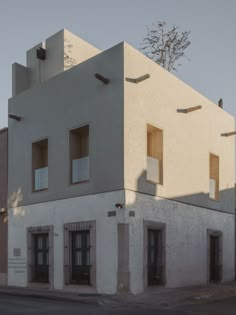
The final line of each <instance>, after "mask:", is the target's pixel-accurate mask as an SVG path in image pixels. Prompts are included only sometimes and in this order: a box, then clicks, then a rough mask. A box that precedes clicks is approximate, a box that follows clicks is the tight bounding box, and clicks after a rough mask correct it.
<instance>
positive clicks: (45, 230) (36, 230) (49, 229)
mask: <svg viewBox="0 0 236 315" xmlns="http://www.w3.org/2000/svg"><path fill="white" fill-rule="evenodd" d="M36 234H48V242H49V249H48V255H49V256H48V258H49V267H48V268H49V270H48V283H45V284H44V283H40V282H33V266H34V236H35V235H36ZM27 254H28V259H27V260H28V285H29V286H40V287H41V286H46V287H49V288H53V278H54V277H53V276H54V275H53V273H54V266H53V263H54V262H53V225H47V226H34V227H29V228H28V229H27Z"/></svg>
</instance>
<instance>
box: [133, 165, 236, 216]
mask: <svg viewBox="0 0 236 315" xmlns="http://www.w3.org/2000/svg"><path fill="white" fill-rule="evenodd" d="M159 187H160V184H157V183H151V182H150V181H147V172H146V170H143V171H142V173H141V174H140V176H139V178H138V180H137V192H140V193H144V194H146V195H151V196H157V197H160V198H163V199H166V200H168V199H169V200H173V201H177V202H181V203H185V204H189V205H192V206H198V207H202V208H207V209H212V210H217V211H224V212H228V213H232V214H234V213H235V208H236V204H235V203H236V198H235V192H236V188H235V186H233V187H232V188H228V189H223V190H220V191H219V198H218V199H212V198H210V195H209V193H205V192H196V193H193V194H189V195H187V194H184V193H183V194H182V195H170V196H166V195H165V196H164V197H162V196H161V194H160V193H159Z"/></svg>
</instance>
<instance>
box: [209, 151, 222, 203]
mask: <svg viewBox="0 0 236 315" xmlns="http://www.w3.org/2000/svg"><path fill="white" fill-rule="evenodd" d="M209 164H210V167H209V168H210V174H209V177H210V178H209V197H210V198H211V199H215V200H218V199H219V197H220V194H219V157H218V156H217V155H214V154H212V153H210V158H209Z"/></svg>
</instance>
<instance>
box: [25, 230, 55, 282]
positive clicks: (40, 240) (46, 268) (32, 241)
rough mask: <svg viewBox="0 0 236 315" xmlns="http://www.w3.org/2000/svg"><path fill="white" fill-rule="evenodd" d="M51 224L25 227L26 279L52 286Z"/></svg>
mask: <svg viewBox="0 0 236 315" xmlns="http://www.w3.org/2000/svg"><path fill="white" fill-rule="evenodd" d="M53 235H54V234H53V226H48V225H47V226H34V227H29V228H28V229H27V258H28V281H29V282H41V283H44V284H46V285H48V286H49V287H51V288H52V287H53V274H54V271H53Z"/></svg>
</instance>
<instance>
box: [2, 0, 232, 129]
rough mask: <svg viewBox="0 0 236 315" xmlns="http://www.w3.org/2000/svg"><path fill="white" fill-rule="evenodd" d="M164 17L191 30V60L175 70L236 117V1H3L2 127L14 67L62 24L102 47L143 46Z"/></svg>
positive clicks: (103, 48)
mask: <svg viewBox="0 0 236 315" xmlns="http://www.w3.org/2000/svg"><path fill="white" fill-rule="evenodd" d="M163 20H165V21H166V22H167V23H168V24H169V25H170V26H172V25H176V26H180V30H183V31H184V30H190V31H191V34H190V40H191V42H192V43H191V45H190V46H189V48H188V49H187V50H186V54H187V56H188V57H189V58H190V62H189V61H187V60H182V66H181V67H179V68H178V72H177V73H176V72H175V73H174V74H175V75H176V76H177V77H179V78H180V79H181V80H183V81H185V82H186V83H187V84H189V85H191V86H192V87H193V88H195V89H196V90H198V91H199V92H200V93H202V94H203V95H205V96H206V97H208V98H209V99H211V100H212V101H213V102H216V103H217V102H218V100H219V98H223V100H224V109H225V110H227V111H228V112H230V113H232V114H233V115H235V116H236V104H235V94H234V92H235V89H236V60H235V59H236V1H235V0H65V1H61V0H41V1H38V0H0V35H1V46H0V47H1V51H0V57H1V58H0V63H1V71H0V128H2V127H5V126H7V102H8V98H10V97H11V65H12V63H14V62H18V63H21V64H23V65H25V52H26V50H28V49H30V48H31V47H33V46H34V45H35V44H37V43H38V42H41V41H43V40H45V39H46V38H48V37H49V36H51V35H52V34H54V33H56V32H57V31H59V30H60V29H62V28H67V29H68V30H70V31H71V32H73V33H75V34H77V35H78V36H80V37H82V38H83V39H84V40H86V41H88V42H89V43H91V44H92V45H94V46H96V47H98V48H99V49H101V50H106V49H108V48H110V47H112V46H114V45H116V44H117V43H119V42H121V41H126V42H128V43H129V44H131V45H133V46H134V47H136V48H139V47H140V44H141V42H142V39H143V37H144V36H145V34H146V26H148V25H150V24H151V23H154V22H157V21H163Z"/></svg>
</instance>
